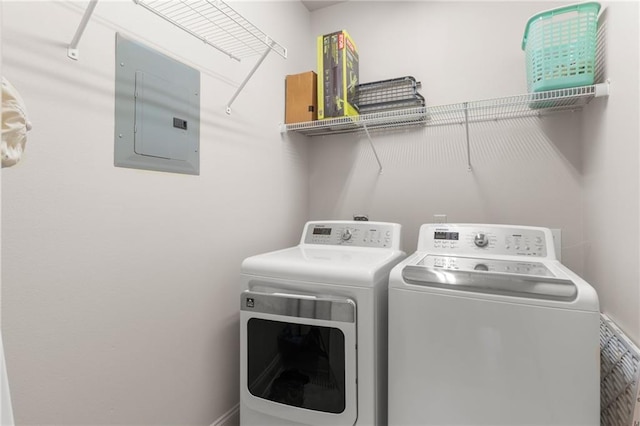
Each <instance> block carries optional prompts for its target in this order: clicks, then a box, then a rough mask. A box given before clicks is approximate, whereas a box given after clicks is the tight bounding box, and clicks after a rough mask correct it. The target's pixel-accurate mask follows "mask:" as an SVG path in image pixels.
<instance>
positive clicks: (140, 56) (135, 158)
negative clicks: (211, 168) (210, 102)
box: [115, 34, 200, 175]
mask: <svg viewBox="0 0 640 426" xmlns="http://www.w3.org/2000/svg"><path fill="white" fill-rule="evenodd" d="M115 89H116V90H115V93H116V99H115V165H116V166H119V167H129V168H135V169H145V170H156V171H164V172H173V173H185V174H192V175H197V174H200V153H199V151H200V96H199V94H200V73H199V72H198V71H197V70H196V69H194V68H191V67H189V66H187V65H185V64H183V63H181V62H178V61H176V60H175V59H172V58H170V57H168V56H165V55H163V54H161V53H158V52H156V51H154V50H153V49H151V48H149V47H146V46H144V45H142V44H140V43H137V42H135V41H132V40H129V39H127V38H125V37H123V36H122V35H121V34H116V85H115Z"/></svg>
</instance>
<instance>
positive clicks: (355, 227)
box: [301, 221, 400, 250]
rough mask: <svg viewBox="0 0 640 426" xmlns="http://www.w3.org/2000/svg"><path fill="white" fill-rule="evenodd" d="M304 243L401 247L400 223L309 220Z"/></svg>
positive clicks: (303, 239) (397, 248)
mask: <svg viewBox="0 0 640 426" xmlns="http://www.w3.org/2000/svg"><path fill="white" fill-rule="evenodd" d="M301 243H302V244H314V245H325V246H353V247H373V248H390V249H396V250H399V249H400V225H399V224H397V223H386V222H367V221H324V222H308V223H307V224H306V226H305V229H304V232H303V234H302V240H301Z"/></svg>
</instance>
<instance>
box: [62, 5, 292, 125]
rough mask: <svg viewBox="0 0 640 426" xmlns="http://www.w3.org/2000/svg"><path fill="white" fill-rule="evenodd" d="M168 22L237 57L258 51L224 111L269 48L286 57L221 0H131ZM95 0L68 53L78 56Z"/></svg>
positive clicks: (280, 46) (79, 26)
mask: <svg viewBox="0 0 640 426" xmlns="http://www.w3.org/2000/svg"><path fill="white" fill-rule="evenodd" d="M133 2H134V3H136V4H137V5H140V6H142V7H143V8H145V9H147V10H148V11H150V12H152V13H154V14H155V15H157V16H159V17H160V18H162V19H164V20H166V21H167V22H169V23H171V24H173V25H175V26H176V27H178V28H180V29H182V30H184V31H185V32H187V33H189V34H191V35H192V36H194V37H195V38H197V39H198V40H200V41H202V42H204V43H206V44H207V45H209V46H211V47H213V48H215V49H217V50H218V51H220V52H222V53H224V54H225V55H228V56H229V57H230V58H232V59H235V60H237V61H240V60H242V59H243V58H246V57H250V56H255V55H260V58H259V59H258V60H257V61H256V63H255V65H254V66H253V68H252V69H251V71H249V74H248V75H247V76H246V77H245V79H244V80H243V81H242V83H240V85H239V86H238V88H237V89H236V92H235V93H234V94H233V96H232V97H231V100H230V101H229V102H228V103H227V106H226V111H227V114H231V104H232V103H233V102H234V101H235V99H236V98H237V97H238V95H239V94H240V92H241V91H242V89H244V86H245V85H246V84H247V82H248V81H249V79H250V78H251V77H252V76H253V74H254V73H255V72H256V70H257V69H258V67H259V66H260V64H262V62H263V61H264V60H265V58H266V57H267V55H268V54H269V53H270V52H276V53H277V54H278V55H280V56H282V57H283V58H285V59H286V58H287V49H286V48H285V47H283V46H282V45H280V44H279V43H277V42H276V41H275V40H273V39H272V38H271V37H269V36H268V35H266V34H265V33H263V32H262V31H260V30H259V29H258V28H257V27H256V26H255V25H253V24H252V23H251V22H249V21H248V20H247V19H245V18H244V17H243V16H242V15H240V14H239V13H238V12H236V11H235V10H233V9H232V8H231V7H230V6H229V5H227V4H226V3H225V2H223V1H222V0H133ZM97 4H98V0H90V2H89V5H88V6H87V9H86V10H85V12H84V15H83V16H82V19H81V21H80V24H79V25H78V29H77V30H76V33H75V35H74V36H73V39H72V40H71V43H69V46H68V47H67V56H68V57H69V58H71V59H73V60H78V56H79V50H78V44H79V43H80V39H81V38H82V34H83V33H84V30H85V29H86V27H87V24H88V23H89V20H90V19H91V15H92V14H93V12H94V10H95V8H96V5H97Z"/></svg>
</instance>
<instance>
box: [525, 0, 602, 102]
mask: <svg viewBox="0 0 640 426" xmlns="http://www.w3.org/2000/svg"><path fill="white" fill-rule="evenodd" d="M599 12H600V3H596V2H588V3H579V4H573V5H569V6H564V7H560V8H556V9H551V10H547V11H544V12H540V13H538V14H536V15H534V16H532V17H531V18H530V19H529V21H528V22H527V26H526V28H525V32H524V38H523V40H522V50H524V51H525V56H526V64H527V87H528V89H529V92H541V91H544V90H555V89H564V88H568V87H576V86H587V85H590V84H593V83H594V76H595V64H596V59H595V58H596V35H597V30H598V13H599Z"/></svg>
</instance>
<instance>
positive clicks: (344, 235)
mask: <svg viewBox="0 0 640 426" xmlns="http://www.w3.org/2000/svg"><path fill="white" fill-rule="evenodd" d="M352 236H353V232H352V231H351V229H349V228H347V229H345V230H344V231H342V235H340V238H342V241H349V240H350V239H351V237H352Z"/></svg>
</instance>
